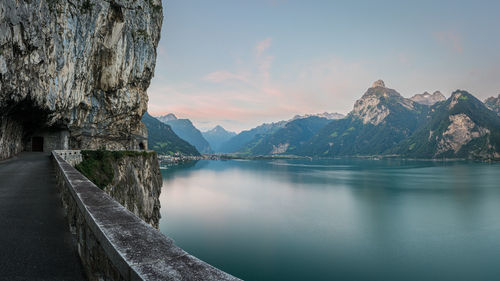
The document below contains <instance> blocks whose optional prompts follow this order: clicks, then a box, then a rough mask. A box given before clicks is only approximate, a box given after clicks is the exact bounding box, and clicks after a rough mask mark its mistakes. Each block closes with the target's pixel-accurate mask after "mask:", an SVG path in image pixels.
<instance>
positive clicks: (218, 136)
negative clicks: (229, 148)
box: [201, 125, 236, 152]
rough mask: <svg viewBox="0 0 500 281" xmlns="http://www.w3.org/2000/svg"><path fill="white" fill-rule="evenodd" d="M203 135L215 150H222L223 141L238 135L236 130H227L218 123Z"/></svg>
mask: <svg viewBox="0 0 500 281" xmlns="http://www.w3.org/2000/svg"><path fill="white" fill-rule="evenodd" d="M201 134H202V135H203V137H204V138H205V139H206V140H207V141H208V143H209V144H210V147H212V150H213V151H214V152H221V146H222V144H223V143H225V142H226V141H228V140H229V139H231V138H232V137H234V136H236V133H235V132H229V131H226V129H224V128H223V127H222V126H220V125H217V126H215V127H214V128H213V129H211V130H209V131H206V132H202V133H201Z"/></svg>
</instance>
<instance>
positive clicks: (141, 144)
mask: <svg viewBox="0 0 500 281" xmlns="http://www.w3.org/2000/svg"><path fill="white" fill-rule="evenodd" d="M139 149H140V150H145V149H146V147H145V145H144V143H142V142H141V143H139Z"/></svg>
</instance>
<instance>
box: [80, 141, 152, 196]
mask: <svg viewBox="0 0 500 281" xmlns="http://www.w3.org/2000/svg"><path fill="white" fill-rule="evenodd" d="M154 153H155V152H147V151H128V150H123V151H117V150H114V151H110V150H82V151H81V154H82V159H83V161H82V162H81V163H79V164H77V165H76V166H75V168H76V169H77V170H78V171H80V173H82V174H83V175H84V176H86V177H87V178H88V179H89V180H90V181H91V182H93V183H94V184H95V185H97V186H98V187H99V188H101V189H104V188H105V187H106V186H107V185H108V184H110V183H111V182H112V181H113V178H114V176H115V175H114V172H113V168H112V166H113V163H116V162H117V161H119V160H120V159H122V158H123V157H126V156H129V157H137V156H143V157H151V156H152V155H153V154H154Z"/></svg>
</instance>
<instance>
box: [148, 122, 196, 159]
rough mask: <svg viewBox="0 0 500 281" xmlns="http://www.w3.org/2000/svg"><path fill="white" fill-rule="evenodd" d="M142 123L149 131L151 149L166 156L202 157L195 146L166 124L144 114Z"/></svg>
mask: <svg viewBox="0 0 500 281" xmlns="http://www.w3.org/2000/svg"><path fill="white" fill-rule="evenodd" d="M142 122H143V123H144V125H146V128H147V130H148V148H149V149H152V150H155V151H156V152H158V153H159V154H165V155H174V154H183V155H193V156H199V155H200V153H199V152H198V150H196V148H195V147H194V146H193V145H191V144H189V143H188V142H187V141H185V140H183V139H181V138H180V137H178V136H177V135H176V134H175V132H174V131H173V130H172V128H171V127H170V126H169V125H167V124H164V123H163V122H161V121H159V120H158V119H156V118H154V117H153V116H151V115H149V113H147V112H146V113H144V115H143V116H142Z"/></svg>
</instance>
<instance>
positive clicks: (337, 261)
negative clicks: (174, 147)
mask: <svg viewBox="0 0 500 281" xmlns="http://www.w3.org/2000/svg"><path fill="white" fill-rule="evenodd" d="M162 175H163V191H162V194H161V204H162V209H161V214H162V219H161V221H160V228H161V231H162V232H163V233H165V234H167V235H168V236H170V237H171V238H173V239H174V240H175V241H176V243H177V244H178V245H179V246H181V247H182V248H183V249H185V250H186V251H188V252H189V253H191V254H193V255H195V256H197V257H199V258H200V259H202V260H204V261H206V262H208V263H210V264H212V265H214V266H216V267H218V268H220V269H222V270H224V271H226V272H229V273H231V274H233V275H235V276H237V277H240V278H243V279H245V280H249V281H250V280H258V281H264V280H500V165H499V164H486V163H467V162H431V161H429V162H427V161H400V160H380V161H375V160H314V161H308V160H280V161H264V160H261V161H236V160H230V161H213V160H212V161H209V160H202V161H198V162H196V163H194V162H193V163H189V164H184V165H179V166H175V167H170V168H168V169H167V170H163V171H162Z"/></svg>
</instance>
